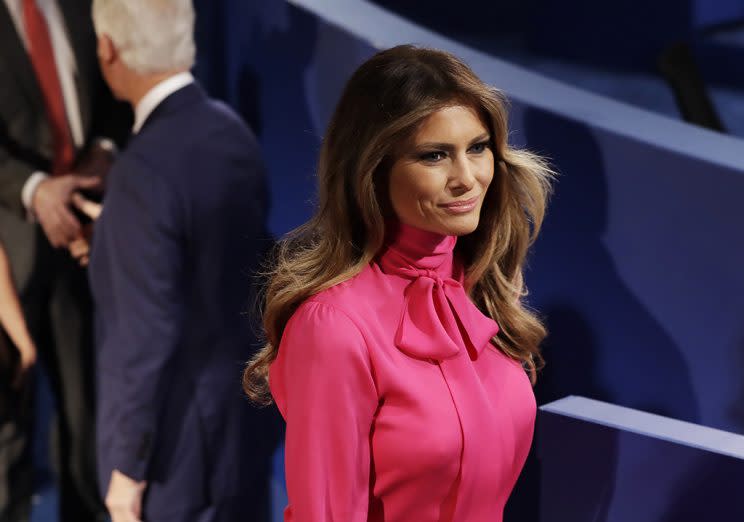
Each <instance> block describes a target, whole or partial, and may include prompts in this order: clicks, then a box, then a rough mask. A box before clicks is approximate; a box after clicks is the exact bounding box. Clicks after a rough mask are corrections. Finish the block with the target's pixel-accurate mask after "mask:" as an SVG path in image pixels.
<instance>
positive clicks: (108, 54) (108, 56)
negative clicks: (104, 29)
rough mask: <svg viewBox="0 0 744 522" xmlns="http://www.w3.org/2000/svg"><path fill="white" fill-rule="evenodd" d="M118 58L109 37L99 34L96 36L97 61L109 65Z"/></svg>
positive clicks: (117, 53)
mask: <svg viewBox="0 0 744 522" xmlns="http://www.w3.org/2000/svg"><path fill="white" fill-rule="evenodd" d="M118 57H119V52H118V51H117V49H116V46H115V45H114V42H113V41H112V40H111V37H110V36H109V35H107V34H101V35H99V36H98V59H99V60H101V63H105V64H106V65H111V64H112V63H114V62H115V61H116V60H117V59H118Z"/></svg>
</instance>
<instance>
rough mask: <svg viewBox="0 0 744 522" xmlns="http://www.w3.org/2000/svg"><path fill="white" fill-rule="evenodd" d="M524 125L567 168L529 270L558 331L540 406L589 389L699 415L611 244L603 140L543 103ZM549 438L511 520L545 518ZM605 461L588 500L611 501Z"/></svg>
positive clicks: (681, 365) (692, 417) (619, 400)
mask: <svg viewBox="0 0 744 522" xmlns="http://www.w3.org/2000/svg"><path fill="white" fill-rule="evenodd" d="M519 131H520V134H521V136H523V137H524V139H525V140H526V144H527V146H528V147H529V148H530V149H532V150H534V151H537V152H539V153H541V154H543V155H547V156H548V157H549V158H550V159H551V162H552V163H553V165H554V166H555V168H556V169H558V170H559V171H560V176H559V178H558V181H557V184H556V187H555V195H554V197H553V198H552V201H551V203H550V207H549V211H548V216H547V218H546V221H545V223H544V226H543V230H542V233H541V236H540V238H539V239H538V242H537V244H536V246H535V250H534V252H533V255H532V257H531V260H530V265H529V268H528V272H527V276H526V279H527V283H528V285H529V288H530V291H531V295H530V304H531V306H533V307H535V308H536V309H537V310H538V311H539V312H540V314H541V315H542V316H543V317H544V320H545V323H546V325H547V327H548V332H549V334H548V338H547V339H546V341H545V343H544V345H543V355H544V357H545V360H546V366H545V368H544V370H543V371H542V372H541V374H540V376H539V378H538V384H537V387H536V388H535V393H536V397H537V400H538V404H545V403H548V402H551V401H554V400H557V399H560V398H562V397H565V396H567V395H582V396H585V397H589V398H594V399H598V400H603V401H607V402H611V403H616V404H620V405H624V406H628V407H634V408H638V409H642V410H644V411H650V412H653V413H657V414H662V415H667V416H671V417H675V418H679V419H684V420H689V421H693V422H694V421H696V420H698V416H699V414H698V404H697V399H696V398H695V396H694V393H693V388H692V385H691V382H690V376H689V371H688V369H687V367H686V365H685V362H684V360H683V358H682V356H681V354H680V353H679V351H678V349H677V347H676V346H675V343H674V341H673V340H672V339H671V338H670V337H669V336H668V335H667V334H666V332H665V331H664V329H663V327H662V326H661V325H660V324H659V323H658V322H657V321H656V320H655V319H654V318H653V317H652V316H651V315H650V314H649V313H648V311H647V310H646V309H645V308H644V306H643V304H642V303H641V302H640V301H639V300H638V299H637V298H636V297H635V296H634V295H633V293H632V292H631V291H630V290H629V289H628V288H627V287H626V285H625V284H624V282H623V281H622V279H621V277H620V276H619V274H618V273H617V270H616V268H615V266H614V263H613V260H612V258H611V256H610V254H609V252H608V251H607V249H606V247H605V246H604V244H603V242H602V237H603V234H604V233H605V229H606V227H607V219H608V218H607V215H608V210H607V205H608V197H609V196H608V187H607V180H606V178H605V169H604V165H603V159H602V153H601V149H600V147H599V144H598V143H597V141H596V139H595V138H594V136H593V135H592V133H591V132H590V130H589V129H588V128H587V127H585V126H583V125H581V124H578V123H575V122H572V121H569V120H566V119H564V118H560V117H557V116H554V115H551V114H549V113H546V112H544V111H541V110H536V109H527V110H526V112H525V115H524V119H523V129H519ZM640 189H641V188H639V190H640ZM544 434H545V430H544V429H540V430H539V431H538V433H537V439H536V441H535V444H534V448H535V449H534V450H533V452H532V454H531V456H530V458H529V459H528V463H527V465H526V467H525V471H524V472H523V474H522V477H521V478H520V481H519V483H518V485H517V488H516V489H515V492H514V494H513V496H512V499H511V500H510V503H509V506H508V509H507V516H508V518H507V520H512V521H531V520H538V518H539V516H540V513H539V508H538V505H539V502H538V496H539V493H538V491H539V487H540V483H541V482H542V483H548V482H547V480H546V479H545V478H541V477H540V475H541V465H540V462H539V460H538V459H537V458H536V455H535V453H536V451H537V450H538V449H539V448H540V447H541V445H542V444H543V443H545V442H548V441H543V440H541V437H544V436H545V435H544ZM603 458H604V459H606V463H605V464H606V468H605V470H604V475H605V476H606V477H607V480H598V482H597V483H595V484H594V486H593V487H594V488H595V489H597V488H598V489H597V491H594V490H592V491H593V493H588V494H587V495H586V497H585V498H588V499H601V498H603V496H602V494H600V493H601V491H599V490H601V489H602V488H604V483H606V482H607V481H609V480H611V477H612V476H613V474H614V471H613V470H614V464H613V458H614V457H613V453H612V452H607V453H606V454H605V456H604V457H603ZM566 473H573V471H572V470H571V469H570V468H568V469H567V470H566ZM598 509H599V507H598ZM566 520H568V519H566ZM577 520H578V519H577Z"/></svg>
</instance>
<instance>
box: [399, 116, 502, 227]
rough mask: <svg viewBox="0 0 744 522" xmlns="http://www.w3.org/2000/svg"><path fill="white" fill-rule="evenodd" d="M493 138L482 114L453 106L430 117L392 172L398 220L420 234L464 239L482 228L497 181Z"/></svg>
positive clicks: (407, 146) (410, 141)
mask: <svg viewBox="0 0 744 522" xmlns="http://www.w3.org/2000/svg"><path fill="white" fill-rule="evenodd" d="M493 171H494V161H493V151H492V150H491V135H490V132H489V131H488V128H487V127H486V126H485V125H484V124H483V122H482V121H481V118H480V117H479V116H478V113H477V112H476V111H475V110H473V109H472V108H470V107H466V106H462V105H453V106H450V107H445V108H443V109H440V110H438V111H436V112H434V113H433V114H431V115H430V116H428V117H427V118H426V119H425V120H424V121H423V122H422V123H421V125H420V126H419V128H418V129H417V130H416V132H415V133H414V134H413V136H412V137H411V138H410V139H409V140H408V142H407V143H405V144H404V145H403V147H402V149H401V151H400V154H399V155H398V159H397V160H396V161H395V163H393V166H392V169H391V171H390V183H389V192H390V201H391V203H392V207H393V210H394V211H395V214H396V216H397V217H398V219H399V220H400V221H401V222H402V223H404V224H406V225H411V226H414V227H416V228H419V229H422V230H428V231H430V232H435V233H439V234H444V235H456V236H462V235H465V234H469V233H471V232H473V231H474V230H475V229H476V228H477V227H478V221H479V219H480V210H481V205H482V204H483V198H484V197H485V195H486V190H487V189H488V185H490V184H491V180H492V179H493Z"/></svg>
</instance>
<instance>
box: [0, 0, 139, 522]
mask: <svg viewBox="0 0 744 522" xmlns="http://www.w3.org/2000/svg"><path fill="white" fill-rule="evenodd" d="M0 78H1V79H2V80H0V82H1V83H0V236H2V237H1V238H0V239H2V241H3V242H4V244H5V247H6V249H7V253H8V257H9V258H10V262H11V266H12V269H13V275H14V279H15V283H16V286H17V288H18V290H19V293H20V297H21V301H22V305H23V309H24V313H25V315H26V320H27V322H28V324H29V328H30V330H31V334H32V336H33V338H34V340H35V341H36V344H37V346H38V349H39V355H40V358H41V360H42V362H43V363H44V364H45V366H46V369H47V374H48V375H49V378H50V383H51V387H52V392H53V394H54V398H55V400H56V409H57V414H58V427H57V429H56V430H55V433H56V434H57V437H56V440H57V441H58V448H57V449H56V453H57V454H58V456H59V462H58V463H56V464H57V466H56V467H57V468H58V471H59V475H60V477H59V478H60V509H61V518H62V520H63V521H64V522H67V521H74V522H86V521H90V520H97V519H99V518H100V517H102V516H103V514H104V513H105V510H104V508H103V505H102V503H101V501H100V497H99V496H98V494H97V489H96V484H95V462H94V452H93V424H94V420H93V410H94V403H93V389H92V375H91V371H92V361H91V356H92V347H91V337H92V336H91V313H90V296H89V292H88V285H87V281H86V275H85V272H84V271H83V270H82V269H81V268H80V267H79V266H77V263H76V262H75V261H74V260H73V259H72V258H71V257H70V255H69V254H68V252H67V250H66V247H67V246H68V244H69V243H70V241H72V240H73V239H75V238H77V237H79V236H80V234H81V231H82V229H81V223H80V221H79V220H78V218H77V217H76V216H75V214H74V213H73V211H72V210H71V209H70V207H69V205H70V198H71V196H72V194H73V193H75V192H76V191H79V190H94V189H97V190H100V186H101V176H102V175H103V174H105V171H106V169H107V167H108V164H109V162H110V155H111V150H112V149H113V142H112V141H111V139H103V138H113V139H115V140H116V139H119V138H121V137H123V136H125V135H126V132H127V130H128V129H127V127H128V123H127V120H128V113H127V109H126V108H125V107H117V106H116V105H115V104H114V100H113V98H112V97H111V95H110V93H109V92H108V90H107V88H106V86H105V84H104V83H103V81H102V79H101V76H100V73H99V71H98V66H97V63H96V55H95V35H94V32H93V28H92V23H91V19H90V2H86V1H84V0H83V1H76V2H71V1H65V2H62V1H60V2H58V1H57V0H2V1H0ZM30 385H31V381H29V380H28V379H27V380H26V383H25V386H30ZM29 404H30V402H29ZM28 413H29V412H26V413H25V414H24V413H22V414H21V415H20V416H18V417H16V419H28V418H30V417H31V415H29V414H28ZM7 423H16V425H15V426H14V427H13V428H12V429H11V431H13V432H14V433H16V435H18V438H16V439H14V442H13V444H12V445H11V446H6V445H5V442H6V441H5V440H4V439H1V438H0V453H2V455H3V458H2V459H0V480H7V481H8V484H9V486H8V487H9V489H10V492H9V496H8V497H7V499H5V500H4V501H3V500H0V519H2V520H13V521H15V520H26V519H27V518H28V513H29V499H30V494H31V491H30V490H29V488H28V487H26V485H27V484H30V483H31V480H30V479H29V477H30V474H31V466H30V459H29V458H28V453H29V452H28V447H29V445H28V433H27V426H26V425H22V426H21V425H17V421H14V420H11V419H0V425H4V424H7ZM24 424H25V422H24ZM5 427H7V426H0V430H3V429H5ZM9 429H10V428H9ZM11 470H12V472H13V476H14V479H13V480H10V479H9V473H10V471H11ZM20 477H23V478H20Z"/></svg>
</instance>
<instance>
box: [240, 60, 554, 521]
mask: <svg viewBox="0 0 744 522" xmlns="http://www.w3.org/2000/svg"><path fill="white" fill-rule="evenodd" d="M507 135H508V130H507V114H506V111H505V108H504V100H503V98H502V96H501V95H500V94H499V93H498V92H497V91H495V90H493V89H491V88H489V87H487V86H486V85H484V84H483V83H482V82H481V81H480V80H479V79H478V78H477V77H476V76H475V74H474V73H473V72H472V71H471V70H470V69H469V68H468V67H467V66H466V65H464V64H463V63H462V62H460V61H459V60H458V59H456V58H455V57H453V56H451V55H449V54H446V53H444V52H440V51H435V50H430V49H420V48H415V47H411V46H400V47H395V48H393V49H389V50H387V51H383V52H381V53H378V54H377V55H375V56H374V57H373V58H371V59H370V60H369V61H367V62H366V63H365V64H363V65H362V66H361V67H360V68H359V69H358V70H357V71H356V72H355V73H354V75H353V76H352V78H351V79H350V81H349V83H348V84H347V86H346V89H345V91H344V93H343V95H342V97H341V100H340V102H339V104H338V107H337V108H336V112H335V114H334V116H333V118H332V120H331V123H330V125H329V128H328V131H327V133H326V135H325V139H324V142H323V146H322V149H321V154H320V162H319V166H318V176H319V180H320V194H319V209H318V211H317V214H316V215H315V216H314V217H313V218H312V220H311V221H310V222H309V223H307V224H306V225H304V226H303V227H300V228H299V229H298V230H296V231H294V232H293V233H292V234H291V235H290V236H289V237H288V238H286V239H285V240H284V241H283V242H282V243H280V246H279V248H278V252H277V255H276V259H275V265H274V267H273V270H272V272H271V273H270V281H269V285H268V289H267V296H266V305H265V310H264V327H265V331H266V335H267V340H268V343H267V344H266V346H265V348H264V349H263V351H262V352H260V353H259V354H258V355H257V356H256V358H254V359H253V360H252V361H251V363H250V364H249V366H248V368H247V370H246V374H245V379H244V381H245V387H246V391H247V392H248V394H249V395H250V396H251V397H252V398H254V399H258V398H260V397H261V396H262V393H265V391H266V387H267V378H268V383H270V389H271V394H272V395H273V398H274V400H275V401H276V403H277V406H278V407H279V410H280V411H281V413H282V415H283V416H284V418H285V419H286V421H287V433H286V475H287V490H288V495H289V506H288V507H287V509H286V512H285V520H295V521H302V522H314V521H318V522H320V521H343V522H350V521H366V520H369V521H383V520H384V521H395V522H397V521H412V520H415V521H462V522H465V521H467V522H477V521H489V522H493V521H495V520H501V517H502V511H503V507H504V504H505V502H506V500H507V498H508V496H509V493H510V492H511V489H512V487H513V485H514V482H515V481H516V479H517V476H518V475H519V472H520V470H521V468H522V465H523V463H524V460H525V458H526V456H527V453H528V451H529V447H530V444H531V440H532V431H533V424H534V418H535V400H534V396H533V393H532V389H531V386H530V377H531V378H532V379H533V380H534V377H535V371H536V367H537V366H538V364H539V362H540V356H539V352H538V344H539V343H540V341H541V340H542V339H543V337H544V335H545V331H544V329H543V327H542V325H541V324H540V322H539V321H538V320H537V318H536V317H535V316H534V315H532V314H531V313H530V312H529V311H528V310H527V309H526V308H525V307H524V306H523V305H522V303H521V301H520V300H521V298H522V296H523V295H524V294H525V288H524V285H523V281H522V268H523V264H524V260H525V255H526V253H527V249H528V247H529V245H530V243H531V242H532V241H533V240H534V237H535V235H536V234H537V231H538V229H539V228H540V223H541V221H542V217H543V214H544V209H545V200H546V197H547V193H548V192H549V187H550V179H551V173H550V171H549V169H548V168H547V167H546V165H545V163H544V162H542V161H541V160H540V159H539V158H537V157H536V156H534V155H532V154H530V153H528V152H525V151H519V150H514V149H512V148H510V147H509V145H508V144H507V142H506V140H507ZM528 376H529V377H528Z"/></svg>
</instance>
